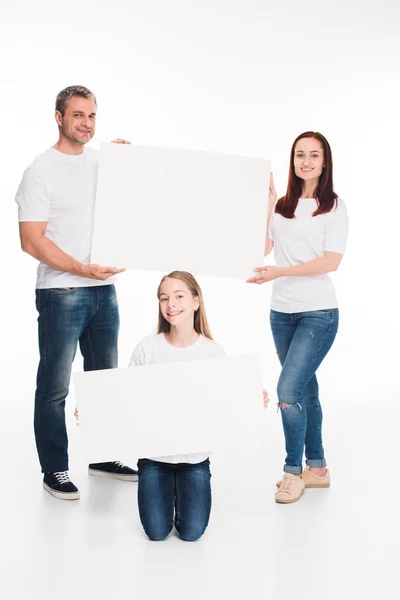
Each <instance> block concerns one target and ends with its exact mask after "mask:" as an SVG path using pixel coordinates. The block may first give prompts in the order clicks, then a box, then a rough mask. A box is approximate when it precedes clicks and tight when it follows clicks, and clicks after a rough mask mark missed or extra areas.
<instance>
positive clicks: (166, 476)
mask: <svg viewBox="0 0 400 600" xmlns="http://www.w3.org/2000/svg"><path fill="white" fill-rule="evenodd" d="M138 471H139V483H138V504H139V515H140V520H141V522H142V525H143V529H144V530H145V533H146V535H147V536H148V537H149V538H150V539H151V540H155V541H161V540H164V539H165V538H166V537H167V536H168V534H169V533H170V531H171V529H172V525H173V521H174V509H175V528H176V530H177V532H178V534H179V535H180V537H181V538H182V539H183V540H186V541H190V542H194V541H195V540H198V539H199V538H200V537H201V536H202V535H203V533H204V531H205V529H206V527H207V525H208V521H209V518H210V512H211V483H210V479H211V473H210V461H209V459H208V458H207V460H205V461H203V462H201V463H197V464H194V465H192V464H189V463H180V464H176V465H173V464H170V463H162V462H157V461H154V460H149V459H147V458H141V459H139V460H138Z"/></svg>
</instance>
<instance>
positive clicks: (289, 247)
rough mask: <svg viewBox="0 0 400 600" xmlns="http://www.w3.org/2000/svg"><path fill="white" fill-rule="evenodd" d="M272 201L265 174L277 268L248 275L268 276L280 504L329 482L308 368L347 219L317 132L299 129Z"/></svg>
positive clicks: (331, 305)
mask: <svg viewBox="0 0 400 600" xmlns="http://www.w3.org/2000/svg"><path fill="white" fill-rule="evenodd" d="M275 202H276V192H275V189H274V183H273V179H272V177H271V184H270V197H269V211H268V221H269V224H268V225H269V226H267V232H268V233H267V239H266V248H265V254H266V255H267V254H269V252H270V251H271V250H272V248H274V250H275V261H276V265H277V266H276V267H273V266H266V267H260V268H257V269H255V271H256V272H257V275H255V276H254V277H252V278H251V279H249V280H248V281H249V282H250V283H258V284H262V283H266V282H269V281H274V284H273V291H272V301H271V313H270V322H271V329H272V334H273V338H274V342H275V346H276V350H277V353H278V357H279V360H280V363H281V365H282V371H281V375H280V378H279V382H278V390H277V392H278V400H279V407H280V409H281V415H282V423H283V430H284V435H285V442H286V453H287V456H286V461H285V466H284V476H283V479H282V481H280V482H279V483H278V484H277V485H278V487H279V489H278V491H277V492H276V495H275V500H276V502H279V503H284V504H286V503H291V502H296V501H297V500H299V498H300V497H301V496H302V494H303V492H304V489H305V487H329V485H330V474H329V471H328V469H327V468H326V460H325V455H324V448H323V445H322V434H321V427H322V410H321V405H320V401H319V396H318V383H317V378H316V376H315V373H316V371H317V369H318V367H319V365H320V364H321V362H322V361H323V359H324V358H325V356H326V354H327V353H328V351H329V349H330V348H331V346H332V344H333V341H334V339H335V336H336V333H337V329H338V320H339V313H338V308H337V301H336V295H335V290H334V287H333V284H332V282H331V280H330V278H329V275H328V273H330V272H331V271H336V270H337V269H338V267H339V265H340V262H341V260H342V256H343V253H344V251H345V246H346V240H347V232H348V221H347V212H346V207H345V204H344V202H343V200H341V199H340V198H338V196H337V195H336V194H335V192H334V191H333V180H332V153H331V149H330V146H329V144H328V141H327V140H326V139H325V137H324V136H323V135H321V134H320V133H316V132H312V131H307V132H306V133H302V134H301V135H299V136H298V138H297V139H296V140H295V141H294V143H293V146H292V150H291V155H290V169H289V181H288V186H287V191H286V194H285V196H283V197H282V198H280V199H279V200H278V202H277V203H276V205H275ZM274 205H275V208H274ZM304 450H305V456H306V465H307V467H306V470H305V471H304V473H302V462H303V452H304Z"/></svg>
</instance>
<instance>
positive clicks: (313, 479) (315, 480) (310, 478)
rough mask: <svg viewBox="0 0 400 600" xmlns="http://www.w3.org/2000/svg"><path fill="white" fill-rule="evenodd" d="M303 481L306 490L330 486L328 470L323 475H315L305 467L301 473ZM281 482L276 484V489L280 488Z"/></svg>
mask: <svg viewBox="0 0 400 600" xmlns="http://www.w3.org/2000/svg"><path fill="white" fill-rule="evenodd" d="M303 481H304V484H305V486H306V488H328V487H330V485H331V475H330V473H329V470H328V469H327V470H326V473H325V475H316V474H315V473H314V471H310V467H306V468H305V469H304V471H303ZM281 484H282V480H281V481H277V482H276V487H280V486H281Z"/></svg>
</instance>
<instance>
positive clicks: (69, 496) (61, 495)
mask: <svg viewBox="0 0 400 600" xmlns="http://www.w3.org/2000/svg"><path fill="white" fill-rule="evenodd" d="M43 488H44V489H45V490H46V492H49V494H50V495H51V496H53V497H54V498H58V500H79V498H80V497H81V495H80V493H79V492H56V491H55V490H53V489H52V488H51V487H49V486H48V485H47V483H44V484H43Z"/></svg>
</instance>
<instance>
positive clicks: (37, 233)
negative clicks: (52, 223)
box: [19, 221, 125, 281]
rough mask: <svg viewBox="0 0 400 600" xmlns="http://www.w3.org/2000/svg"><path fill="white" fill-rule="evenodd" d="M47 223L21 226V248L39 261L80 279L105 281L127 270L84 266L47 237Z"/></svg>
mask: <svg viewBox="0 0 400 600" xmlns="http://www.w3.org/2000/svg"><path fill="white" fill-rule="evenodd" d="M46 227H47V223H46V222H42V221H40V222H36V221H24V222H21V223H20V224H19V235H20V239H21V248H22V250H23V251H24V252H26V253H27V254H30V255H31V256H33V257H34V258H36V259H37V260H39V261H40V262H42V263H45V264H46V265H49V267H53V268H54V269H57V270H58V271H66V272H67V273H72V274H73V275H78V276H80V277H88V278H89V279H99V280H101V281H105V280H106V279H108V278H109V277H111V276H112V275H115V274H117V273H122V271H125V269H117V268H115V267H101V266H100V265H93V264H90V265H84V264H83V263H81V262H79V261H78V260H75V258H73V257H72V256H70V255H69V254H66V253H65V252H64V251H63V250H61V248H59V247H58V246H57V245H56V244H55V243H54V242H52V241H51V240H49V239H48V238H47V237H45V235H44V233H45V231H46Z"/></svg>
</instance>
